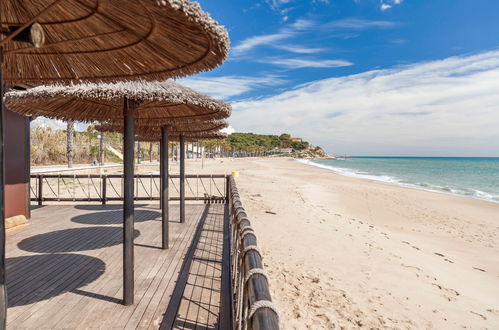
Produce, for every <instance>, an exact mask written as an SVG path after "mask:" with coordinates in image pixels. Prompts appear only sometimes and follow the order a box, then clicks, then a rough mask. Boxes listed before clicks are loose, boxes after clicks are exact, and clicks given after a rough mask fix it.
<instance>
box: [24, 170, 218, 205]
mask: <svg viewBox="0 0 499 330" xmlns="http://www.w3.org/2000/svg"><path fill="white" fill-rule="evenodd" d="M30 177H31V179H32V181H31V184H30V195H31V196H30V200H31V201H34V202H37V203H38V205H43V202H101V203H102V204H106V203H107V202H109V201H121V200H123V196H122V191H120V184H122V183H120V182H121V181H120V180H122V178H123V175H121V174H33V175H31V176H30ZM226 177H227V175H225V174H188V175H185V180H186V183H187V184H188V185H189V187H190V183H189V180H192V181H194V180H195V184H196V189H195V192H194V191H193V190H192V189H191V190H190V195H189V194H188V196H185V200H188V201H204V202H205V203H210V204H212V203H224V202H225V201H226V199H227V191H226V185H225V180H226ZM169 178H170V180H171V181H172V182H174V180H176V179H179V178H180V175H178V174H171V175H169ZM94 179H95V180H94ZM134 179H135V180H137V184H136V189H137V190H136V192H135V193H136V194H135V197H134V199H135V200H136V201H146V200H148V201H153V200H159V199H160V191H159V184H158V181H159V179H160V175H159V174H136V175H134ZM203 179H205V181H206V183H207V186H206V187H205V186H204V185H205V183H203ZM215 179H217V181H218V183H219V185H220V187H219V186H218V185H217V182H215ZM143 180H144V181H145V184H144V182H143ZM68 181H69V182H68ZM116 181H118V184H117V185H116V183H117V182H116ZM199 183H201V184H203V188H204V189H199V188H198V187H197V185H198V184H199ZM108 185H109V187H108ZM212 186H215V188H214V189H213V190H212ZM45 187H46V188H45ZM108 188H109V189H108ZM139 191H140V193H139ZM212 191H213V193H212ZM170 200H171V201H178V200H180V197H177V196H171V197H170Z"/></svg>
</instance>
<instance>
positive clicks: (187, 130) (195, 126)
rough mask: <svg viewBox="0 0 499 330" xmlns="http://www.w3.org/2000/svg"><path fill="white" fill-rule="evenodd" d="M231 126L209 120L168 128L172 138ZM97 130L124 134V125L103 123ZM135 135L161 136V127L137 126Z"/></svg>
mask: <svg viewBox="0 0 499 330" xmlns="http://www.w3.org/2000/svg"><path fill="white" fill-rule="evenodd" d="M227 126H229V123H228V122H227V121H226V120H209V121H199V122H194V123H189V124H186V123H182V124H173V125H170V127H169V128H168V131H169V133H170V134H171V135H172V136H175V135H178V134H191V133H213V132H216V131H219V130H221V129H223V128H226V127H227ZM95 129H96V130H98V131H101V132H118V133H120V132H123V123H121V124H109V123H102V124H98V125H96V126H95ZM135 133H136V134H137V135H139V136H141V135H145V136H147V135H153V136H161V127H159V126H140V125H135Z"/></svg>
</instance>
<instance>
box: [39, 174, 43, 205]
mask: <svg viewBox="0 0 499 330" xmlns="http://www.w3.org/2000/svg"><path fill="white" fill-rule="evenodd" d="M42 203H43V175H41V174H40V175H39V176H38V205H42Z"/></svg>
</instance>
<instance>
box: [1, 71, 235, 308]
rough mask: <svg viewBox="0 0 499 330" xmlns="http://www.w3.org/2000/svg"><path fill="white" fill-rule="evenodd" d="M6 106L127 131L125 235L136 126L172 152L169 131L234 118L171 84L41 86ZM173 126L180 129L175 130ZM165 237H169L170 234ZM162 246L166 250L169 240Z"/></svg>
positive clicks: (128, 251) (223, 106)
mask: <svg viewBox="0 0 499 330" xmlns="http://www.w3.org/2000/svg"><path fill="white" fill-rule="evenodd" d="M5 102H6V104H7V105H8V106H9V108H10V109H11V110H12V111H15V112H17V113H20V114H23V115H28V116H45V117H49V118H57V119H69V118H71V119H76V120H81V121H86V122H90V121H95V120H99V121H104V123H105V125H109V126H113V125H114V126H115V128H116V129H118V130H120V131H121V130H122V129H123V132H124V147H123V149H124V159H123V164H124V171H123V172H124V179H123V181H124V194H123V195H124V198H123V199H124V201H123V204H124V205H123V214H124V218H125V221H124V222H125V228H126V229H127V233H129V232H130V230H131V231H132V232H133V176H134V173H133V158H134V155H133V145H134V138H135V125H138V127H142V126H144V125H152V126H156V129H154V128H153V129H152V130H153V131H155V132H156V134H160V132H163V134H164V136H166V146H165V148H168V131H169V127H172V128H173V129H174V130H173V132H172V133H174V134H176V133H179V132H188V131H191V130H195V129H197V130H198V131H200V132H203V131H207V130H210V129H211V130H216V129H220V128H223V127H225V126H226V123H225V122H223V121H220V120H218V118H227V117H228V116H229V115H230V113H231V106H230V104H227V103H225V102H221V101H217V100H215V99H213V98H210V97H208V96H206V95H204V94H201V93H198V92H195V91H193V90H192V89H190V88H187V87H184V86H182V85H180V84H178V83H175V82H173V81H166V82H145V81H136V82H119V83H100V84H95V83H85V84H77V85H70V86H62V85H53V86H39V87H35V88H31V89H28V90H11V91H9V92H8V93H6V95H5ZM200 121H204V122H203V123H201V122H200ZM201 125H204V126H201ZM175 127H177V129H176V130H175ZM196 127H197V128H196ZM179 129H181V131H179ZM193 133H195V132H193ZM158 140H159V138H158ZM166 152H167V151H166ZM166 184H167V183H166ZM182 214H185V212H184V213H182ZM182 219H184V218H182ZM167 223H168V222H167V218H164V219H163V226H164V227H165V226H167ZM164 232H167V229H166V230H165V231H164ZM165 235H167V234H165ZM124 246H125V250H124V251H125V254H124V256H125V261H126V260H129V259H130V258H131V257H130V256H131V255H132V256H133V236H132V235H128V234H126V236H125V239H124ZM163 247H164V248H167V247H168V242H167V240H165V239H164V240H163ZM128 264H130V262H128V263H127V265H128ZM131 264H132V265H133V263H131ZM125 268H126V269H127V271H129V272H130V269H131V270H132V271H133V268H132V267H131V266H129V267H126V266H125ZM130 276H133V273H131V274H127V275H126V276H125V277H126V278H129V277H130ZM125 285H126V286H127V288H129V287H130V286H131V285H132V284H130V283H128V284H127V281H125ZM132 288H133V286H132ZM127 292H128V293H127ZM124 295H125V296H124V297H125V299H124V300H125V304H127V303H130V301H131V300H129V299H131V298H130V296H132V297H133V291H131V292H130V291H129V290H126V289H125V293H124Z"/></svg>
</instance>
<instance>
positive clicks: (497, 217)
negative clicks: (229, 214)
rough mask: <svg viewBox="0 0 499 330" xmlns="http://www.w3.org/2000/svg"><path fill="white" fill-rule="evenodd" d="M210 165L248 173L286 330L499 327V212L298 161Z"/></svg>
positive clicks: (250, 204)
mask: <svg viewBox="0 0 499 330" xmlns="http://www.w3.org/2000/svg"><path fill="white" fill-rule="evenodd" d="M200 165H201V161H197V162H196V161H193V162H188V163H187V173H199V172H204V173H215V172H217V173H219V172H220V173H228V172H229V171H239V174H240V176H239V178H237V184H238V186H239V189H240V192H241V195H242V199H243V203H244V205H245V207H246V209H247V211H248V213H249V215H250V218H251V221H252V223H253V226H254V228H255V230H256V232H257V235H258V243H259V246H260V248H261V249H262V251H263V253H264V263H265V267H266V269H267V271H268V272H269V274H270V277H271V290H272V293H273V299H274V301H275V303H276V304H277V305H278V306H279V309H280V312H281V322H282V326H283V328H284V329H305V328H309V329H335V328H340V329H341V328H345V329H353V328H366V329H370V328H373V329H376V328H379V329H458V328H463V329H499V204H495V203H489V202H485V201H480V200H474V199H471V198H465V197H456V196H451V195H446V194H440V193H433V192H427V191H423V190H417V189H411V188H404V187H398V186H393V185H387V184H383V183H379V182H374V181H370V180H364V179H357V178H351V177H345V176H341V175H338V174H335V173H334V172H331V171H328V170H325V169H320V168H316V167H312V166H309V165H304V164H301V163H298V162H296V161H293V160H290V159H256V158H253V159H237V160H227V159H225V160H205V162H204V169H201V168H200V167H201V166H200ZM274 213H275V214H274Z"/></svg>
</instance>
